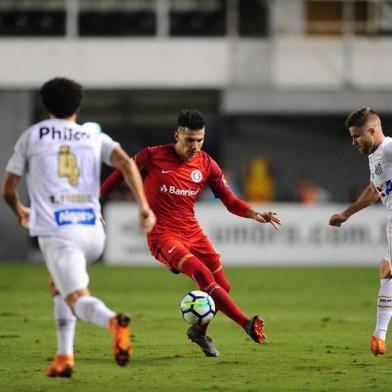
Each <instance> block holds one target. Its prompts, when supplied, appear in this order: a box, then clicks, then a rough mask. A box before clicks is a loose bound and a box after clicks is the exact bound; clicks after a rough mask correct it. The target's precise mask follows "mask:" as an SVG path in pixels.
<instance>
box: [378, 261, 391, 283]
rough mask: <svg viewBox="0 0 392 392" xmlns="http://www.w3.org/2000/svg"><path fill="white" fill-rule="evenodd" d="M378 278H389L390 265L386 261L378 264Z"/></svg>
mask: <svg viewBox="0 0 392 392" xmlns="http://www.w3.org/2000/svg"><path fill="white" fill-rule="evenodd" d="M380 278H381V279H388V278H391V263H390V262H389V261H388V260H385V259H384V260H383V261H382V262H381V264H380Z"/></svg>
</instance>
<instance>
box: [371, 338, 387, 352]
mask: <svg viewBox="0 0 392 392" xmlns="http://www.w3.org/2000/svg"><path fill="white" fill-rule="evenodd" d="M370 351H371V352H372V353H373V354H374V355H375V356H377V355H384V354H385V351H386V347H385V340H382V339H380V338H377V337H376V336H372V338H371V339H370Z"/></svg>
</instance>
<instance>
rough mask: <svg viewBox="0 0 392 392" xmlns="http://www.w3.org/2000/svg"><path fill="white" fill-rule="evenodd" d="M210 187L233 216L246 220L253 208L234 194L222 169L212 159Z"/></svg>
mask: <svg viewBox="0 0 392 392" xmlns="http://www.w3.org/2000/svg"><path fill="white" fill-rule="evenodd" d="M208 185H209V186H210V188H211V190H212V192H213V193H214V195H215V197H216V198H219V199H221V201H222V203H223V204H224V205H225V207H226V208H227V209H228V210H229V211H230V212H231V213H232V214H234V215H238V216H241V217H244V218H246V216H247V213H248V211H249V210H250V208H251V207H250V205H249V204H248V203H246V202H244V201H243V200H241V199H239V198H238V197H237V196H236V195H235V194H234V193H233V191H232V190H231V189H230V186H229V185H228V183H227V181H226V180H225V178H224V175H223V172H222V169H221V168H220V167H219V165H218V164H217V163H216V162H215V161H214V160H213V159H211V167H210V176H209V179H208Z"/></svg>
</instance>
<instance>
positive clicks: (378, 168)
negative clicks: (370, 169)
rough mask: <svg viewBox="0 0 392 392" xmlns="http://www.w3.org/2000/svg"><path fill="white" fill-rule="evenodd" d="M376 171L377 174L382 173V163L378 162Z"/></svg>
mask: <svg viewBox="0 0 392 392" xmlns="http://www.w3.org/2000/svg"><path fill="white" fill-rule="evenodd" d="M374 172H375V173H376V175H378V176H379V175H380V174H381V173H382V167H381V163H377V165H376V167H375V169H374Z"/></svg>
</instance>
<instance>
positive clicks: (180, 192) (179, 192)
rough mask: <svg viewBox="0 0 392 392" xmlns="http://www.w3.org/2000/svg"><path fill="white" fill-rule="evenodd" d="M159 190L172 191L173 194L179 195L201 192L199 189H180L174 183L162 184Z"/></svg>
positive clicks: (194, 194) (192, 194) (191, 194)
mask: <svg viewBox="0 0 392 392" xmlns="http://www.w3.org/2000/svg"><path fill="white" fill-rule="evenodd" d="M159 190H160V191H161V192H163V193H170V194H171V195H178V196H196V195H197V194H198V193H199V189H196V190H194V189H190V188H189V189H180V188H176V187H175V186H174V185H169V186H167V185H165V184H162V185H161V186H160V188H159Z"/></svg>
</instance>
